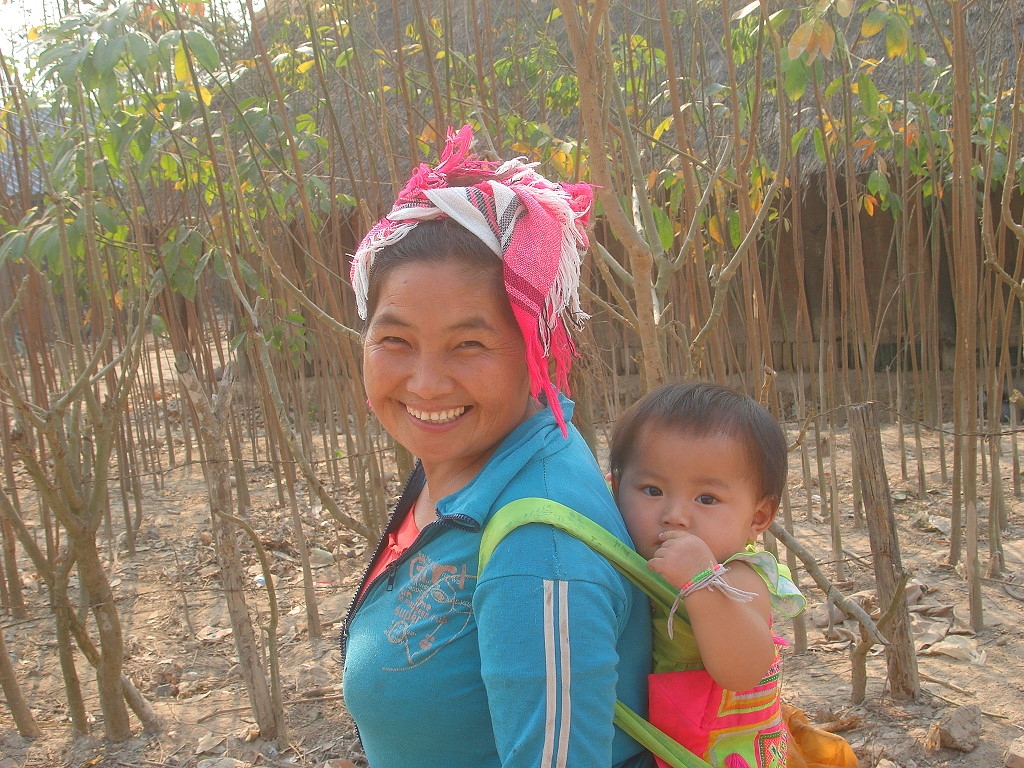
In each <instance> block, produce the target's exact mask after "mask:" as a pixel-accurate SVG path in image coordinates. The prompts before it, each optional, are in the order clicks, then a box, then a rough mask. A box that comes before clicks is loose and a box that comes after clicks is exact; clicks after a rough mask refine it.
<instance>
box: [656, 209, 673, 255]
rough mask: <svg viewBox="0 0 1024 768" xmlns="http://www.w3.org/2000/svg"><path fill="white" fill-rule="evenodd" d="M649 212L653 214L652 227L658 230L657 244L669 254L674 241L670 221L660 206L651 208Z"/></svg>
mask: <svg viewBox="0 0 1024 768" xmlns="http://www.w3.org/2000/svg"><path fill="white" fill-rule="evenodd" d="M651 212H652V213H653V214H654V225H655V226H656V227H657V228H658V242H660V243H661V249H662V250H663V251H665V252H666V253H671V252H672V241H673V240H674V239H675V233H674V232H673V228H672V220H671V219H670V218H669V217H668V214H667V213H665V209H664V208H662V207H661V206H653V207H652V208H651Z"/></svg>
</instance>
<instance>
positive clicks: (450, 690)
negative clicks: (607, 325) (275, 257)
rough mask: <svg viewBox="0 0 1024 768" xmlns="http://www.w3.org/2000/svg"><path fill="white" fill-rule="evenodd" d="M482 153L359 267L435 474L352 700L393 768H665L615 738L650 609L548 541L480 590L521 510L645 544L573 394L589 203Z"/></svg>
mask: <svg viewBox="0 0 1024 768" xmlns="http://www.w3.org/2000/svg"><path fill="white" fill-rule="evenodd" d="M471 138H472V134H471V133H470V131H469V129H468V127H467V128H464V129H463V130H461V131H460V132H459V133H458V134H454V135H453V134H450V135H449V142H448V146H447V148H446V150H445V153H444V154H443V155H442V158H441V162H440V163H439V165H437V166H435V167H433V168H431V167H428V166H421V167H420V169H419V170H418V171H417V172H416V173H415V174H414V175H413V177H412V179H411V180H410V182H409V184H408V185H407V186H406V188H405V189H404V190H403V191H402V193H401V195H400V196H399V199H398V201H397V202H396V204H395V207H394V208H393V209H392V211H391V213H390V214H389V215H388V216H387V217H385V218H384V219H383V220H382V221H381V222H379V223H378V224H377V225H376V226H375V227H374V228H373V229H372V230H371V231H370V233H369V234H368V235H367V236H366V238H365V239H364V240H363V242H362V244H361V245H360V247H359V250H358V251H357V252H356V255H355V258H354V260H353V265H352V284H353V287H354V289H355V291H356V300H357V302H358V304H359V307H360V312H361V315H362V316H363V318H364V319H365V320H366V321H367V325H366V331H365V335H364V349H363V363H364V366H363V368H364V372H363V375H364V381H365V386H366V394H367V397H368V399H369V402H370V405H371V407H372V409H373V412H374V414H375V415H376V416H377V418H378V419H379V420H380V422H381V424H382V425H383V426H384V428H385V429H386V430H387V431H388V432H389V433H390V434H391V435H392V436H393V437H394V438H395V440H396V441H397V442H398V443H400V444H401V445H403V446H404V447H405V448H407V449H408V450H409V451H411V452H412V453H413V454H414V455H415V456H417V458H418V459H419V461H418V462H417V465H416V468H415V469H414V470H413V473H412V476H411V477H410V478H409V480H408V482H407V484H406V488H405V490H404V492H403V494H402V497H401V499H400V500H399V502H398V504H397V505H396V507H395V510H394V513H393V515H392V518H391V521H390V522H389V524H388V527H387V530H386V531H385V534H384V537H383V539H382V540H381V542H380V544H379V545H378V547H377V550H376V552H375V554H374V556H373V558H372V559H371V562H370V567H369V569H368V571H367V574H366V576H365V577H364V578H363V582H362V584H361V585H360V587H359V590H358V592H357V596H356V599H355V600H354V601H353V604H352V607H351V608H350V610H349V614H348V617H347V618H346V621H345V628H344V630H343V636H342V644H343V647H344V650H345V652H346V659H345V679H344V691H345V703H346V705H347V707H348V709H349V711H350V712H351V714H352V716H353V718H354V719H355V721H356V724H357V726H358V727H359V732H360V736H361V737H362V740H363V746H364V748H365V750H366V755H367V758H368V759H369V761H370V764H371V765H372V766H373V767H374V768H392V767H394V768H397V767H398V766H401V767H402V768H420V767H421V766H422V767H423V768H426V767H427V766H438V765H444V766H452V767H453V768H462V767H465V768H470V766H472V768H497V766H505V767H506V768H520V767H521V768H527V767H529V768H537V766H541V767H542V768H548V766H579V767H580V768H584V767H585V768H610V766H630V767H634V766H636V767H638V766H646V765H648V763H649V759H650V758H649V756H648V755H647V754H646V753H645V752H643V750H642V749H641V747H640V746H639V745H638V744H637V743H636V742H634V741H633V740H632V739H630V738H629V737H628V736H626V735H625V734H623V733H621V732H618V731H616V730H615V728H614V726H613V724H612V719H613V713H614V706H615V700H616V698H619V699H621V700H622V701H623V702H625V703H626V704H628V705H630V706H632V707H640V708H641V709H642V702H643V700H644V697H645V679H646V674H647V672H648V671H649V670H648V668H649V665H650V662H649V659H650V626H649V616H648V607H647V600H646V598H644V597H643V595H642V594H641V593H639V592H638V591H637V590H636V588H635V587H633V586H632V585H631V584H629V583H628V582H627V581H626V580H625V579H624V578H623V577H622V576H620V575H619V574H618V572H617V571H615V570H614V568H613V567H612V566H611V565H610V564H609V563H608V562H607V561H605V560H604V559H603V558H602V557H601V556H599V555H597V554H596V553H594V552H593V551H591V550H590V549H589V548H588V547H587V546H586V545H584V544H582V543H581V542H579V541H578V540H576V539H575V538H573V537H571V536H569V535H567V534H565V533H562V532H560V531H558V530H556V529H554V528H551V527H549V526H525V527H523V528H521V529H519V530H517V531H515V532H513V533H512V534H509V536H508V537H507V538H506V539H505V540H504V541H503V542H502V544H501V546H500V547H499V548H498V550H497V551H496V552H495V554H494V556H493V557H492V559H491V561H490V564H489V565H488V569H487V572H486V574H485V575H484V576H482V577H479V578H478V574H477V563H478V560H479V550H480V532H481V530H482V529H483V527H484V526H485V524H486V523H487V521H488V519H489V518H490V517H491V515H493V514H494V512H495V511H496V510H498V509H499V508H501V507H502V506H504V505H505V504H506V503H507V502H509V501H513V500H515V499H520V498H527V497H535V498H548V499H553V500H556V501H559V502H561V503H562V504H565V505H566V506H570V507H573V508H574V509H576V510H578V511H580V512H581V513H582V514H584V515H586V516H587V517H590V518H591V519H593V520H594V521H596V522H597V523H599V524H600V525H602V526H604V527H605V528H606V529H608V530H610V531H611V532H613V534H614V535H616V536H618V537H619V538H620V539H621V540H623V541H628V537H627V534H626V531H625V527H624V525H623V523H622V519H621V517H620V516H619V515H618V514H617V512H616V510H615V506H614V503H613V501H612V498H611V495H610V494H609V492H608V490H607V487H606V485H605V482H604V478H603V477H602V475H601V473H600V470H599V469H598V467H597V464H596V462H595V460H594V457H593V455H592V454H591V453H590V451H589V449H588V448H587V446H586V444H585V443H584V441H583V439H582V437H581V436H580V434H579V432H577V431H576V429H575V428H574V427H573V426H572V425H571V424H570V423H569V421H568V420H569V419H571V417H572V407H573V405H572V402H571V401H570V400H568V399H566V398H565V397H564V395H562V394H561V393H562V391H563V390H564V388H565V382H566V379H567V374H568V370H569V365H570V363H571V358H572V355H573V353H574V349H573V345H572V340H571V338H570V335H569V326H570V325H575V324H576V323H577V322H578V321H579V320H580V319H582V317H583V315H582V313H581V312H580V311H579V305H578V299H577V285H578V281H579V268H580V249H581V248H583V247H585V246H586V236H585V232H584V226H585V224H586V221H587V216H588V214H589V206H590V201H591V190H590V188H589V186H586V185H559V184H553V183H551V182H549V181H548V180H546V179H544V178H543V177H541V176H539V175H538V174H537V173H535V172H534V171H533V170H532V168H530V167H529V166H527V165H525V164H523V163H522V162H520V161H519V160H512V161H509V162H507V163H504V164H502V165H498V164H496V163H490V162H486V161H482V160H479V159H477V158H475V157H474V156H473V155H471V154H469V143H470V140H471ZM567 321H568V322H567ZM549 364H553V365H554V369H555V372H556V373H555V381H552V380H551V379H550V378H549V375H548V371H549Z"/></svg>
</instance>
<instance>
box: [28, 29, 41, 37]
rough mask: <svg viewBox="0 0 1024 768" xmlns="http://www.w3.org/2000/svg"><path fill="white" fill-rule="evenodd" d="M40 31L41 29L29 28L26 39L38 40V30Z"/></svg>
mask: <svg viewBox="0 0 1024 768" xmlns="http://www.w3.org/2000/svg"><path fill="white" fill-rule="evenodd" d="M40 29H41V27H29V30H28V39H29V40H38V39H39V37H40V35H39V30H40Z"/></svg>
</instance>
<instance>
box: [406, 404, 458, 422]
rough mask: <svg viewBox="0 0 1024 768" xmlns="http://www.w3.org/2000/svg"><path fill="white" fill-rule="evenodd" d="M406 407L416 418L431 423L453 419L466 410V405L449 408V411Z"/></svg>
mask: <svg viewBox="0 0 1024 768" xmlns="http://www.w3.org/2000/svg"><path fill="white" fill-rule="evenodd" d="M405 409H406V410H407V411H408V412H409V415H410V416H412V417H413V418H414V419H419V420H420V421H429V422H430V423H431V424H444V423H445V422H447V421H453V420H454V419H457V418H458V417H459V416H461V415H462V414H464V413H465V412H466V406H462V407H461V408H449V409H448V410H447V411H417V410H416V409H415V408H410V407H409V406H406V408H405Z"/></svg>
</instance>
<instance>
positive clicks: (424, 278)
mask: <svg viewBox="0 0 1024 768" xmlns="http://www.w3.org/2000/svg"><path fill="white" fill-rule="evenodd" d="M382 280H383V283H382V284H381V286H380V291H379V300H378V301H377V303H376V306H375V307H374V310H373V315H372V316H371V317H370V319H369V323H368V326H367V331H366V339H365V343H364V345H363V377H364V383H365V386H366V394H367V397H368V398H369V401H370V406H371V407H372V408H373V412H374V414H375V415H376V416H377V418H378V419H379V420H380V422H381V424H383V425H384V428H385V429H386V430H387V431H388V432H389V433H390V434H391V436H392V437H394V438H395V440H397V441H398V442H399V443H400V444H401V445H403V446H404V447H405V448H407V449H408V450H409V451H410V452H411V453H412V454H413V455H414V456H417V457H419V459H420V460H421V461H422V462H423V467H424V469H425V470H426V472H427V478H428V481H430V482H431V483H432V487H435V488H437V485H449V484H451V483H455V487H448V488H446V489H445V493H451V492H453V491H454V490H457V489H458V488H460V487H462V486H463V485H465V484H466V483H467V482H469V480H471V479H472V478H473V477H474V476H475V475H476V473H477V472H478V471H479V470H480V468H481V467H483V465H484V463H485V462H486V461H487V459H488V458H489V457H490V455H491V454H492V453H493V452H494V449H495V448H497V446H498V444H499V443H500V442H501V441H502V440H503V439H504V438H505V436H506V435H508V434H509V432H511V431H512V430H513V429H515V427H517V426H518V425H519V424H521V423H522V422H523V421H524V420H525V419H526V418H527V416H528V415H529V412H530V380H529V374H528V372H527V367H526V355H525V345H524V343H523V337H522V334H521V333H520V331H519V326H518V325H517V324H516V321H515V318H514V317H513V315H512V309H511V307H510V306H509V303H508V298H507V297H506V295H505V292H504V290H503V288H502V286H501V284H500V282H498V280H496V279H495V276H494V275H493V274H489V273H488V272H487V271H486V270H483V269H479V268H476V267H473V266H471V265H467V264H464V263H462V262H461V261H456V260H448V261H442V262H440V263H436V262H434V263H424V262H410V263H409V264H407V265H401V266H397V267H394V268H392V269H391V270H390V271H389V272H387V273H386V274H385V275H384V276H383V278H382ZM435 478H436V480H435ZM438 481H440V482H438ZM437 490H438V491H440V490H441V488H437Z"/></svg>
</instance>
